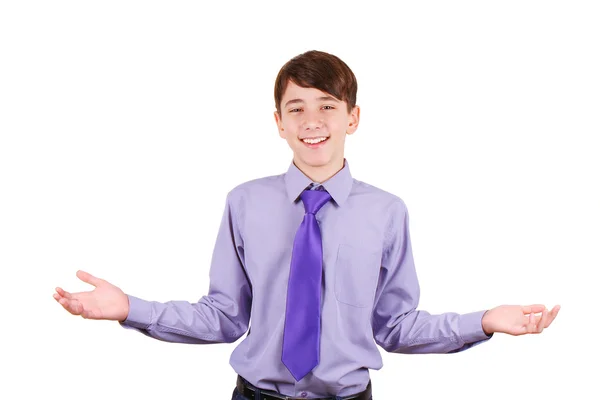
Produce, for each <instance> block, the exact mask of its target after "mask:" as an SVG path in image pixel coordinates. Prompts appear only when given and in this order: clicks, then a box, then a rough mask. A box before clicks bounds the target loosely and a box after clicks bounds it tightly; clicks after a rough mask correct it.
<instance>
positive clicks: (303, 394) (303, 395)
mask: <svg viewBox="0 0 600 400" xmlns="http://www.w3.org/2000/svg"><path fill="white" fill-rule="evenodd" d="M300 396H302V397H306V396H308V393H306V392H302V393H300Z"/></svg>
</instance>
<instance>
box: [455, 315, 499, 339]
mask: <svg viewBox="0 0 600 400" xmlns="http://www.w3.org/2000/svg"><path fill="white" fill-rule="evenodd" d="M486 311H487V310H483V311H476V312H472V313H468V314H462V315H461V316H460V319H459V321H458V329H459V334H460V337H461V339H462V340H463V341H464V342H465V344H466V343H475V342H480V341H482V340H487V339H490V338H491V337H492V336H494V334H493V333H492V334H491V335H487V334H486V333H485V332H484V331H483V326H482V325H481V320H482V319H483V314H485V312H486Z"/></svg>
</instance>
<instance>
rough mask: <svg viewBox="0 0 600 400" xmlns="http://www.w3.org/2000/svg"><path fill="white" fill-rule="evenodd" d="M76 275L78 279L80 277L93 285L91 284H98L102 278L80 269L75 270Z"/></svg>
mask: <svg viewBox="0 0 600 400" xmlns="http://www.w3.org/2000/svg"><path fill="white" fill-rule="evenodd" d="M76 275H77V277H78V278H79V279H81V280H82V281H84V282H85V283H89V284H90V285H93V286H98V285H99V284H100V283H101V282H102V279H100V278H96V277H95V276H94V275H92V274H90V273H89V272H85V271H82V270H79V271H77V274H76Z"/></svg>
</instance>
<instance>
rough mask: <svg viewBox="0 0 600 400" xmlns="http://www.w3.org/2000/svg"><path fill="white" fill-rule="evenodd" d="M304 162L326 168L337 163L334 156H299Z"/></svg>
mask: <svg viewBox="0 0 600 400" xmlns="http://www.w3.org/2000/svg"><path fill="white" fill-rule="evenodd" d="M298 158H299V159H300V162H302V164H304V165H306V166H308V167H311V168H325V167H329V166H331V165H332V164H333V163H335V160H333V158H332V157H323V156H321V157H298ZM342 162H343V161H342Z"/></svg>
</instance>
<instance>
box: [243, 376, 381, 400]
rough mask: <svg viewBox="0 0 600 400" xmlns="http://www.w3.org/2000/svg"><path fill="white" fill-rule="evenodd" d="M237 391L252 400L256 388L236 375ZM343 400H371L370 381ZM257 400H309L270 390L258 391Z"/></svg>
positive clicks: (325, 399)
mask: <svg viewBox="0 0 600 400" xmlns="http://www.w3.org/2000/svg"><path fill="white" fill-rule="evenodd" d="M236 386H237V390H238V392H240V393H241V394H242V395H244V396H245V397H247V398H249V399H251V400H254V399H255V397H254V392H255V390H256V387H254V386H252V385H251V384H250V383H249V382H248V381H247V380H245V379H244V378H242V377H241V376H239V375H238V378H237V385H236ZM332 398H333V397H326V398H318V399H310V400H331V399H332ZM342 399H343V400H371V380H370V379H369V383H368V384H367V388H366V389H365V390H363V391H362V392H360V393H356V394H353V395H350V396H346V397H342ZM259 400H309V399H306V398H304V397H290V396H285V395H283V394H279V393H277V392H273V391H270V390H264V389H260V397H259Z"/></svg>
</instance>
